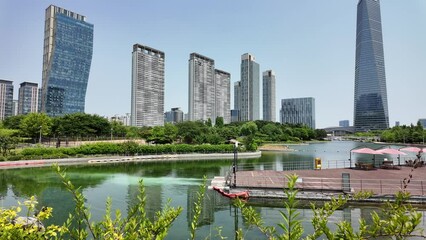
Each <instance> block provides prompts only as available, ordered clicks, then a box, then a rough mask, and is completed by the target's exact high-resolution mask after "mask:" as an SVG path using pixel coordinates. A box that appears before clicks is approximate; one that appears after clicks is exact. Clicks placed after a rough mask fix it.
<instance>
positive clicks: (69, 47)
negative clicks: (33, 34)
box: [42, 5, 93, 116]
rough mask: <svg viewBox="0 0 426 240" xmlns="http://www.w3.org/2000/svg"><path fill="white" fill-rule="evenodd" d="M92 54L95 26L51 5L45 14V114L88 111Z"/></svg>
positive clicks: (43, 88)
mask: <svg viewBox="0 0 426 240" xmlns="http://www.w3.org/2000/svg"><path fill="white" fill-rule="evenodd" d="M92 53H93V24H90V23H88V22H86V17H85V16H82V15H80V14H78V13H75V12H71V11H69V10H66V9H63V8H60V7H57V6H53V5H50V6H49V7H48V8H47V9H46V12H45V29H44V49H43V72H42V112H45V113H46V114H47V115H49V116H62V115H64V114H68V113H75V112H84V107H85V99H86V89H87V82H88V80H89V73H90V65H91V62H92Z"/></svg>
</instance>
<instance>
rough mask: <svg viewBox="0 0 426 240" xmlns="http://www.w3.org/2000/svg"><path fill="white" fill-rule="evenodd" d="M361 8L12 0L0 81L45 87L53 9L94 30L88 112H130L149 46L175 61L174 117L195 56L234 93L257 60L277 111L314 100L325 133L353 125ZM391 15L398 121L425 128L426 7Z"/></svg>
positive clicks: (389, 53) (332, 2) (391, 10)
mask: <svg viewBox="0 0 426 240" xmlns="http://www.w3.org/2000/svg"><path fill="white" fill-rule="evenodd" d="M357 2H358V1H356V0H354V1H338V0H329V1H321V2H316V1H310V0H305V1H297V3H296V2H291V1H270V2H268V4H264V3H262V2H249V3H246V2H244V1H233V2H227V1H224V0H223V1H222V0H219V1H215V2H203V3H201V2H198V1H195V0H189V1H186V2H178V3H177V2H173V1H164V2H161V3H159V2H146V1H143V2H136V3H135V2H133V3H125V4H123V3H119V2H112V3H109V4H103V2H101V1H99V0H94V1H90V2H87V3H86V2H83V1H73V2H69V1H44V0H42V1H36V2H33V1H29V0H26V1H22V2H19V3H20V4H18V3H16V2H14V1H3V2H1V3H0V29H1V30H2V32H3V33H4V36H9V37H7V38H2V39H1V40H0V45H1V46H2V47H1V50H0V51H1V56H2V57H1V58H0V78H1V79H6V80H10V81H13V83H14V87H15V92H14V99H17V86H18V85H19V84H20V83H21V82H34V83H38V84H39V85H40V84H41V73H42V58H43V56H42V54H43V29H44V11H45V9H46V8H47V7H48V6H49V5H50V4H53V5H56V6H59V7H62V8H65V9H68V10H70V11H74V12H78V13H80V14H82V15H84V16H86V17H87V21H88V22H90V23H92V24H94V49H93V58H92V67H91V72H90V76H89V82H88V88H87V94H86V107H85V110H86V113H92V114H99V115H104V116H114V115H115V114H119V115H125V113H128V112H130V103H131V100H130V95H131V51H130V50H129V49H130V48H131V46H132V45H133V44H135V43H140V44H144V45H148V46H151V47H153V48H156V49H159V50H160V51H163V52H165V54H166V55H167V58H166V63H165V71H166V73H165V109H164V110H165V111H168V110H170V109H171V108H173V107H180V108H181V109H182V110H183V111H184V112H188V109H187V101H188V66H187V61H188V56H189V54H190V53H192V52H197V53H199V54H202V55H205V56H208V57H211V58H212V59H215V62H216V64H217V65H216V67H217V68H218V69H221V70H224V71H226V72H229V73H230V74H231V86H233V84H234V83H235V82H236V81H239V80H240V77H241V76H240V56H241V55H242V54H244V53H246V52H249V53H251V54H253V55H254V56H255V57H256V62H258V63H259V65H260V69H259V70H260V72H263V71H266V70H269V69H272V70H273V71H274V72H275V73H276V103H277V104H276V106H277V107H276V111H277V112H278V111H279V109H280V107H281V104H280V102H281V99H285V98H299V97H313V98H315V99H316V126H317V127H318V128H324V127H330V126H337V125H338V123H339V121H340V120H345V119H348V120H350V124H351V125H353V111H354V109H353V99H354V66H355V34H356V30H355V28H356V5H357ZM18 7H19V11H18V12H17V11H16V10H15V8H18ZM381 14H382V27H383V38H384V51H385V64H386V65H385V67H386V77H387V88H388V89H387V90H388V104H389V120H390V121H389V123H390V125H391V126H393V125H394V123H395V121H400V122H401V125H402V124H410V123H414V124H415V122H416V121H417V120H418V119H419V118H425V117H426V110H424V109H422V108H419V103H421V102H422V93H423V92H424V90H425V89H426V81H425V80H426V70H425V69H424V67H423V66H424V65H425V63H426V47H425V45H424V42H426V31H425V30H424V29H426V1H423V0H416V1H414V0H413V1H410V2H409V4H407V2H400V1H397V0H388V1H382V2H381ZM265 26H267V27H265ZM231 92H232V93H231V99H232V100H233V91H231ZM259 94H260V93H259ZM261 105H262V104H261ZM231 106H233V102H232V103H231ZM277 116H278V114H277Z"/></svg>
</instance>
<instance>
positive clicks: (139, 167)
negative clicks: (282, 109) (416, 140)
mask: <svg viewBox="0 0 426 240" xmlns="http://www.w3.org/2000/svg"><path fill="white" fill-rule="evenodd" d="M358 144H359V143H354V142H329V143H318V144H311V145H303V146H289V147H290V148H293V149H294V151H291V152H267V153H266V152H265V153H264V154H262V157H261V158H259V159H251V160H243V159H239V160H238V166H239V167H238V168H239V169H240V170H252V169H265V170H267V169H271V170H282V169H286V167H288V166H293V167H294V166H296V165H297V166H299V167H300V166H303V167H306V166H307V167H313V164H312V162H313V159H314V158H315V157H320V158H322V159H323V165H324V166H326V165H327V164H328V163H331V165H334V164H336V163H338V164H341V163H342V162H345V163H346V164H348V162H349V161H348V158H349V150H350V149H352V148H353V147H355V146H357V145H358ZM352 157H353V160H354V161H356V160H359V161H362V160H363V159H362V157H365V156H352ZM365 158H367V160H368V159H371V156H367V157H365ZM231 162H232V160H220V161H217V160H215V161H193V162H174V163H164V162H162V163H149V164H142V163H137V164H135V163H126V164H111V165H80V166H69V167H66V168H67V174H68V176H69V177H70V178H71V181H72V182H73V183H74V185H76V186H80V187H81V189H82V190H83V193H84V195H85V197H86V203H87V204H88V205H89V206H90V209H91V211H92V217H93V220H99V219H100V218H101V217H102V215H103V214H104V209H105V201H106V199H107V198H108V197H111V198H112V200H113V201H112V209H120V210H121V211H122V213H123V215H126V212H127V209H128V207H129V206H131V205H132V204H133V203H134V202H135V199H136V194H137V191H138V181H139V180H140V179H143V182H144V185H145V186H146V195H147V215H148V216H149V217H151V218H152V217H154V214H155V211H158V210H160V209H161V208H162V206H164V204H165V203H166V202H167V200H168V199H172V205H173V206H182V207H183V208H184V211H183V212H182V214H181V215H180V216H179V218H178V219H177V221H176V222H175V223H174V224H173V227H172V229H171V231H170V233H169V236H168V239H188V237H189V223H188V222H190V220H188V219H191V218H192V214H191V210H190V207H191V206H192V204H193V201H194V199H195V194H196V191H197V189H198V186H199V185H200V184H201V182H202V177H203V176H204V175H205V176H207V178H208V179H212V178H213V177H214V176H223V175H225V174H226V173H227V172H228V171H229V169H230V166H231ZM328 165H330V164H328ZM32 195H35V196H37V199H38V201H39V202H40V206H50V207H52V208H53V209H54V214H53V215H54V217H53V218H52V219H50V220H49V222H48V223H47V224H49V223H56V224H61V223H62V222H63V221H64V220H65V219H66V218H67V216H68V213H69V212H72V209H73V208H74V204H73V201H72V198H71V195H70V193H68V192H67V191H66V190H64V187H63V186H62V184H61V182H60V180H59V178H58V176H56V174H55V173H54V171H53V170H52V169H51V168H25V169H14V170H1V171H0V204H1V206H2V207H8V206H11V205H16V202H17V201H18V200H23V199H25V198H28V197H30V196H32ZM203 205H204V210H203V213H202V217H201V225H202V226H201V227H200V229H199V232H198V239H204V238H205V237H207V236H210V238H211V239H215V238H216V237H215V236H216V234H217V228H218V227H222V234H223V235H224V236H228V237H229V238H233V236H234V234H233V233H234V229H235V227H239V228H243V229H246V228H245V226H244V224H243V221H242V219H241V217H240V214H239V213H238V212H236V211H235V209H234V208H233V207H231V205H230V202H229V200H228V199H225V198H223V197H222V196H220V195H219V194H217V193H215V192H213V191H207V195H206V199H205V202H204V204H203ZM255 205H256V209H257V210H258V211H259V212H260V213H261V215H262V216H263V217H264V219H265V221H266V222H267V223H268V224H271V225H275V224H276V223H278V222H281V221H282V219H281V217H280V214H279V210H282V208H280V206H282V204H281V203H279V202H278V203H276V202H271V201H258V202H256V204H255ZM373 209H376V207H371V206H370V207H367V206H365V207H359V206H357V207H351V206H348V207H347V208H345V209H343V210H339V211H337V212H336V213H335V215H333V217H332V218H331V222H337V221H340V220H343V219H345V220H348V221H351V222H352V223H353V224H354V226H356V225H357V222H358V219H359V218H360V217H367V218H368V216H369V214H370V212H371V211H372V210H373ZM300 211H301V216H302V218H303V219H304V226H305V230H306V232H310V231H311V230H312V228H311V227H310V224H309V222H308V221H309V219H310V218H311V217H312V211H310V210H309V209H304V208H302V209H300ZM423 222H425V221H423ZM259 238H262V235H261V234H260V233H259V232H257V231H252V230H250V231H249V232H248V233H247V235H246V236H245V239H259Z"/></svg>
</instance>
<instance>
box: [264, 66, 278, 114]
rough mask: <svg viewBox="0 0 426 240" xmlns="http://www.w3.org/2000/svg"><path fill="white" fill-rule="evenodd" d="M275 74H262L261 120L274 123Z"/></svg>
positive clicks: (269, 71) (267, 72)
mask: <svg viewBox="0 0 426 240" xmlns="http://www.w3.org/2000/svg"><path fill="white" fill-rule="evenodd" d="M275 112H276V110H275V73H274V71H272V70H268V71H265V72H263V120H265V121H272V122H275V118H276V113H275Z"/></svg>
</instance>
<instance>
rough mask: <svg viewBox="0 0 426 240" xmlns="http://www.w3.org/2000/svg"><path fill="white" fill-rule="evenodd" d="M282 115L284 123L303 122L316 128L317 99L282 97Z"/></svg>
mask: <svg viewBox="0 0 426 240" xmlns="http://www.w3.org/2000/svg"><path fill="white" fill-rule="evenodd" d="M280 115H281V123H282V124H286V123H290V124H303V125H306V126H308V127H310V128H312V129H315V99H314V98H311V97H307V98H289V99H282V100H281V110H280Z"/></svg>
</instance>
